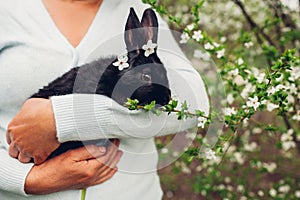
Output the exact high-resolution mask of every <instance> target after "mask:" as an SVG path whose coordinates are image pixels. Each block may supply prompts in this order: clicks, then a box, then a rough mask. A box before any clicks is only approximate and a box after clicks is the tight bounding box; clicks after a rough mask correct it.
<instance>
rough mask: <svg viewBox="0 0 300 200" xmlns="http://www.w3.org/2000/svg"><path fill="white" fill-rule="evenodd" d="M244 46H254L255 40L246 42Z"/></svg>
mask: <svg viewBox="0 0 300 200" xmlns="http://www.w3.org/2000/svg"><path fill="white" fill-rule="evenodd" d="M244 46H245V47H246V48H247V49H248V48H250V47H252V46H253V42H251V41H250V42H246V43H244Z"/></svg>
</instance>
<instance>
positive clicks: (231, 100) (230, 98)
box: [226, 93, 234, 104]
mask: <svg viewBox="0 0 300 200" xmlns="http://www.w3.org/2000/svg"><path fill="white" fill-rule="evenodd" d="M226 100H227V102H228V103H229V104H232V103H233V102H234V98H233V94H231V93H230V94H228V95H227V98H226Z"/></svg>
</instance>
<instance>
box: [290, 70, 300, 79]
mask: <svg viewBox="0 0 300 200" xmlns="http://www.w3.org/2000/svg"><path fill="white" fill-rule="evenodd" d="M299 78H300V67H292V70H291V76H290V77H289V80H290V81H293V82H294V81H296V80H299Z"/></svg>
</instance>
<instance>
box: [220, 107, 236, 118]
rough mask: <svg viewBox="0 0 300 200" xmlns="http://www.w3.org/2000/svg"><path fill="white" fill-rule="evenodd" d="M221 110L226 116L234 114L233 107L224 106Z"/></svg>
mask: <svg viewBox="0 0 300 200" xmlns="http://www.w3.org/2000/svg"><path fill="white" fill-rule="evenodd" d="M223 112H224V115H227V116H231V115H235V114H236V110H235V108H234V107H231V108H224V109H223Z"/></svg>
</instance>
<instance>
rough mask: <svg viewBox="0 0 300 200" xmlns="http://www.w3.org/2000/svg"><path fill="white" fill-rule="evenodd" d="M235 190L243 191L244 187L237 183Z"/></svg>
mask: <svg viewBox="0 0 300 200" xmlns="http://www.w3.org/2000/svg"><path fill="white" fill-rule="evenodd" d="M236 190H237V191H238V192H243V191H244V190H245V188H244V186H243V185H238V186H237V188H236Z"/></svg>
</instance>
